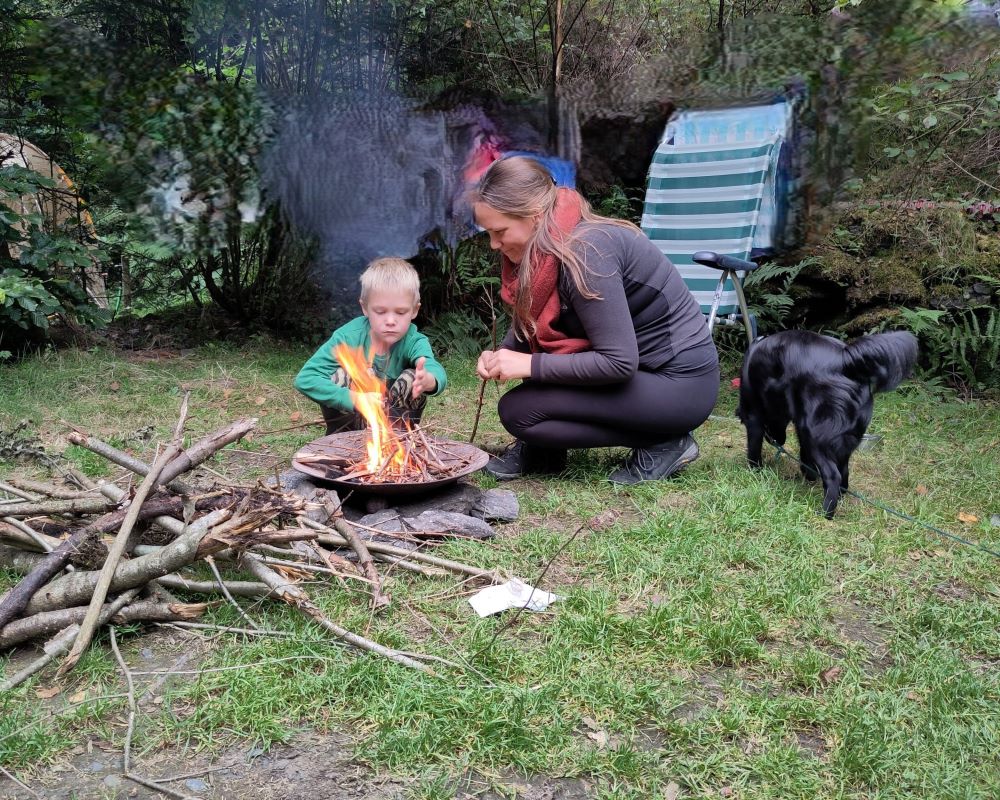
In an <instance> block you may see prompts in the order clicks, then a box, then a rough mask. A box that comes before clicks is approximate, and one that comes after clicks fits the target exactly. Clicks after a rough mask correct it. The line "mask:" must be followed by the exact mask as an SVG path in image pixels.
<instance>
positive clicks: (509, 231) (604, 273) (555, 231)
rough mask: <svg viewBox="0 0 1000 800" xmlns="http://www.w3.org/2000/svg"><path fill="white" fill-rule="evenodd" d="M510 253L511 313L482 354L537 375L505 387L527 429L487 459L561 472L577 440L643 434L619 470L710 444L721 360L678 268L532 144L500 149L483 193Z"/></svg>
mask: <svg viewBox="0 0 1000 800" xmlns="http://www.w3.org/2000/svg"><path fill="white" fill-rule="evenodd" d="M471 199H472V202H473V213H474V214H475V217H476V222H477V223H478V224H479V225H480V226H481V227H482V228H484V229H485V230H486V232H487V233H488V234H489V236H490V246H491V247H492V248H493V249H494V250H499V251H500V253H501V255H502V265H501V296H502V297H503V300H504V302H505V303H507V304H508V305H509V306H510V307H511V311H512V317H513V321H512V325H511V328H510V331H509V332H508V333H507V336H506V337H505V338H504V340H503V342H502V343H501V344H500V347H499V348H498V349H497V350H487V351H485V352H483V353H482V355H480V357H479V361H478V364H477V366H476V372H477V373H478V375H479V377H480V378H482V379H483V380H500V381H505V380H512V379H518V378H521V379H524V382H523V383H521V384H519V385H518V386H516V387H515V388H513V389H511V390H510V391H509V392H507V393H506V394H504V396H503V397H501V398H500V403H499V406H498V412H499V415H500V420H501V422H502V423H503V426H504V427H505V428H506V429H507V430H508V431H509V432H510V433H511V434H512V435H513V436H515V437H516V441H515V442H514V443H513V445H512V446H511V447H510V448H509V449H508V450H507V452H506V453H505V454H504V455H503V456H499V457H496V458H493V459H491V460H490V462H489V464H488V465H487V467H486V469H487V471H488V472H490V473H491V474H493V475H494V476H495V477H496V478H498V479H499V480H509V479H511V478H517V477H520V476H521V475H526V474H532V473H555V472H560V471H562V469H563V468H564V467H565V465H566V450H567V449H568V448H589V447H618V446H624V447H630V448H632V451H631V453H630V454H629V456H628V457H627V458H626V460H625V463H624V464H623V465H622V466H621V468H619V469H617V470H615V471H614V472H613V473H612V474H611V476H610V480H612V481H614V482H615V483H638V482H640V481H648V480H659V479H662V478H666V477H669V476H670V475H673V474H674V473H676V472H677V471H678V470H680V469H683V468H684V467H685V466H686V465H688V464H690V463H691V462H692V461H694V460H695V459H696V458H697V457H698V445H697V444H696V443H695V440H694V437H693V436H692V435H691V432H692V431H693V430H694V429H695V428H697V427H698V426H699V425H701V424H702V423H703V422H704V421H705V420H706V419H707V418H708V415H709V414H710V413H711V411H712V408H713V406H714V405H715V400H716V396H717V394H718V391H719V361H718V354H717V352H716V350H715V345H714V343H713V342H712V337H711V334H710V332H709V330H708V326H707V325H706V324H705V319H704V317H703V316H702V314H701V310H700V309H699V307H698V304H697V303H696V302H695V299H694V297H693V296H692V295H691V293H690V292H689V291H688V289H687V287H686V286H685V285H684V281H683V280H682V279H681V277H680V274H679V273H678V272H677V269H676V268H675V267H674V266H673V264H671V263H670V262H669V261H668V260H667V258H666V257H665V256H664V255H663V254H662V253H661V252H660V251H659V250H658V249H657V247H656V246H655V245H654V244H653V243H652V242H651V241H649V239H647V238H646V236H645V235H644V234H643V233H642V231H640V230H639V229H638V228H637V227H636V226H635V225H632V224H631V223H628V222H624V221H621V220H615V219H610V218H607V217H601V216H599V215H597V214H594V213H593V212H592V211H591V210H590V207H589V205H588V204H587V201H586V200H584V198H583V197H582V196H581V195H580V194H579V193H578V192H577V191H576V190H574V189H566V188H559V187H557V186H556V185H555V183H554V181H553V180H552V176H551V175H550V174H549V172H548V171H547V170H546V169H545V167H543V166H542V165H541V164H539V163H538V162H536V161H534V160H533V159H530V158H525V157H516V156H515V157H510V158H506V159H503V160H500V161H497V162H495V163H494V164H493V165H491V166H490V168H489V169H488V170H487V171H486V173H485V174H484V175H483V177H482V178H481V180H480V181H479V183H478V185H477V186H476V187H475V189H474V190H473V192H472V198H471Z"/></svg>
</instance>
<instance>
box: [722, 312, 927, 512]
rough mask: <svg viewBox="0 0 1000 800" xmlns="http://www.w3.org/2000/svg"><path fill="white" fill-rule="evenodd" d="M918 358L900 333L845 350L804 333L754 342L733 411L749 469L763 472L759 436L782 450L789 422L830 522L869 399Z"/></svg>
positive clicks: (911, 341)
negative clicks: (744, 436)
mask: <svg viewBox="0 0 1000 800" xmlns="http://www.w3.org/2000/svg"><path fill="white" fill-rule="evenodd" d="M916 359H917V339H916V337H915V336H914V335H913V334H911V333H906V332H902V331H897V332H894V333H876V334H873V335H871V336H862V337H861V338H860V339H857V340H855V341H853V342H851V343H850V344H847V345H845V344H844V343H843V342H841V341H838V340H837V339H833V338H831V337H829V336H821V335H820V334H818V333H811V332H810V331H784V332H782V333H776V334H772V335H771V336H766V337H764V338H762V339H758V340H757V341H756V342H754V343H753V344H752V345H751V346H750V349H749V350H748V351H747V354H746V357H745V358H744V360H743V371H742V373H741V377H740V406H739V409H737V412H736V413H737V415H738V416H739V418H740V420H741V421H742V422H743V424H744V425H745V426H746V429H747V460H748V461H749V462H750V466H751V467H760V466H761V460H760V449H761V445H762V444H763V442H764V437H765V436H766V437H767V438H768V440H769V441H772V442H774V443H775V444H777V445H783V444H784V443H785V429H786V428H787V427H788V423H789V421H791V422H792V423H794V424H795V432H796V433H797V434H798V437H799V460H800V461H801V462H802V474H803V475H804V476H805V477H806V478H808V479H810V480H812V479H814V478H816V477H817V476H819V477H820V478H821V479H822V480H823V489H824V495H823V511H824V513H825V514H826V517H827V519H830V518H831V517H833V512H834V510H835V509H836V508H837V501H838V500H839V499H840V496H841V495H842V494H843V493H844V492H845V491H847V480H848V462H849V461H850V458H851V454H852V453H853V452H854V451H855V450H856V449H857V447H858V444H859V443H860V442H861V437H862V436H863V435H864V433H865V431H866V430H867V429H868V423H870V422H871V419H872V405H873V395H874V393H875V392H886V391H889V390H890V389H895V388H896V387H897V386H898V385H899V384H900V383H901V382H902V381H903V380H904V379H905V378H906V377H907V376H908V375H909V374H910V372H911V371H912V370H913V364H914V362H915V361H916Z"/></svg>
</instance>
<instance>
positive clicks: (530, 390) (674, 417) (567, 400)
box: [497, 365, 719, 448]
mask: <svg viewBox="0 0 1000 800" xmlns="http://www.w3.org/2000/svg"><path fill="white" fill-rule="evenodd" d="M667 369H668V370H669V365H668V368H667ZM718 394H719V369H718V366H712V367H710V368H707V369H704V370H700V371H698V372H696V374H690V373H680V374H678V373H674V374H671V373H670V372H669V371H664V372H661V373H656V372H643V371H641V370H640V371H639V372H638V373H636V375H635V376H634V377H633V378H631V379H630V380H628V381H626V382H625V383H616V384H611V385H607V386H563V385H557V384H552V383H538V382H535V381H525V382H524V383H522V384H521V385H519V386H516V387H514V388H513V389H511V390H510V391H509V392H507V393H506V394H505V395H504V396H503V397H501V398H500V403H499V406H498V407H497V410H498V412H499V414H500V421H501V422H502V423H503V426H504V427H505V428H506V429H507V430H508V431H509V432H510V433H511V434H513V435H514V436H516V437H517V438H518V439H521V440H523V441H525V442H527V443H528V444H531V445H537V446H539V447H558V448H583V447H649V446H650V445H654V444H659V443H660V442H665V441H668V440H669V439H674V438H677V437H678V436H683V435H684V434H685V433H690V432H691V431H693V430H694V429H695V428H697V427H698V426H699V425H701V424H702V423H703V422H704V421H705V420H706V419H708V415H709V414H711V413H712V409H713V408H714V407H715V400H716V397H717V396H718Z"/></svg>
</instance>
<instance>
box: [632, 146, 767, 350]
mask: <svg viewBox="0 0 1000 800" xmlns="http://www.w3.org/2000/svg"><path fill="white" fill-rule="evenodd" d="M780 144H781V137H780V136H777V135H776V136H773V137H771V138H768V139H765V140H763V141H758V142H751V143H745V144H725V143H720V144H696V145H675V144H671V143H668V142H667V141H666V137H665V140H664V142H661V143H660V146H659V147H658V148H657V151H656V155H655V156H654V157H653V163H652V164H651V165H650V168H649V182H648V185H647V189H646V201H645V205H644V207H643V213H642V230H643V231H644V232H645V234H646V235H647V236H648V237H649V238H650V239H651V240H652V241H653V242H654V243H655V244H656V245H657V246H658V247H659V248H660V251H661V252H662V253H664V255H666V256H667V258H669V259H670V261H671V262H673V264H674V266H676V267H677V269H678V270H679V271H680V273H681V277H682V278H684V283H685V284H686V285H687V287H688V289H690V290H691V293H692V294H693V295H694V297H695V299H696V300H697V301H698V304H699V305H700V306H701V309H702V311H703V312H704V313H705V315H706V316H707V318H708V326H709V329H710V330H711V329H712V328H713V327H714V326H715V323H716V320H720V321H722V322H725V323H729V324H740V323H741V322H742V324H743V325H744V326H745V328H746V333H747V339H748V340H749V341H750V342H753V339H754V336H755V332H754V330H753V328H754V327H755V326H754V325H753V321H752V320H751V318H750V312H749V310H748V309H747V303H746V298H745V297H744V296H743V278H744V277H745V275H746V273H748V272H750V271H751V270H754V269H756V268H757V266H758V265H757V264H755V263H754V262H753V261H751V260H750V251H751V249H752V248H753V242H754V234H755V232H756V229H757V224H758V220H759V218H760V209H761V201H762V199H763V197H764V192H765V188H766V187H767V186H768V185H769V181H771V182H773V175H774V170H775V166H776V163H777V154H778V150H779V148H780Z"/></svg>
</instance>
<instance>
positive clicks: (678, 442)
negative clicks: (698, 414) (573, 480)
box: [608, 433, 698, 484]
mask: <svg viewBox="0 0 1000 800" xmlns="http://www.w3.org/2000/svg"><path fill="white" fill-rule="evenodd" d="M696 458H698V443H697V442H696V441H695V440H694V437H693V436H692V435H691V434H690V433H686V434H684V435H683V436H681V437H678V438H677V439H671V440H669V441H667V442H661V443H660V444H656V445H653V446H652V447H636V448H634V449H633V450H632V452H631V453H629V455H628V458H626V459H625V463H624V464H623V465H622V466H621V467H620V468H618V469H616V470H615V471H614V472H612V473H611V475H609V476H608V480H610V481H611V482H612V483H622V484H632V483H642V482H643V481H659V480H663V479H664V478H669V477H670V476H671V475H675V474H676V473H678V472H680V471H681V470H682V469H684V467H686V466H687V465H688V464H690V463H691V462H692V461H694V460H695V459H696Z"/></svg>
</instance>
